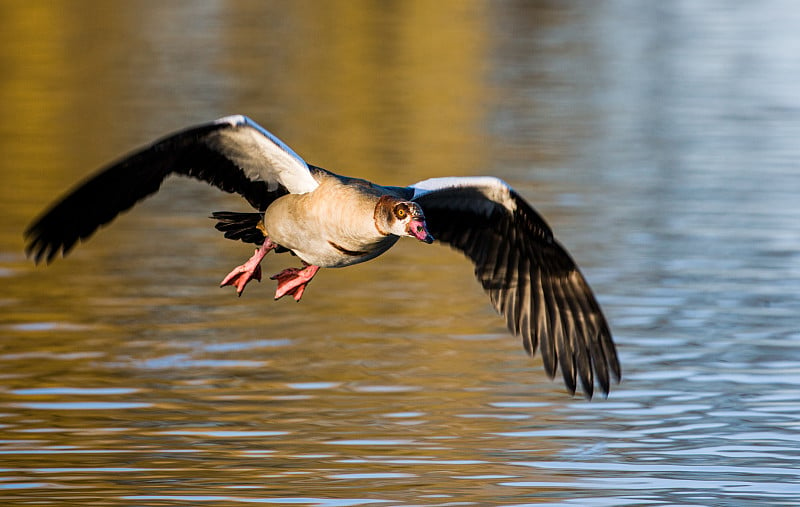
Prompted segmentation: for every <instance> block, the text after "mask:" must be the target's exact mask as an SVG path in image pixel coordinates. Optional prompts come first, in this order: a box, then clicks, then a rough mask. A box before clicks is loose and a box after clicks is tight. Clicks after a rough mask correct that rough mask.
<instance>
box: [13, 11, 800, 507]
mask: <svg viewBox="0 0 800 507" xmlns="http://www.w3.org/2000/svg"><path fill="white" fill-rule="evenodd" d="M0 12H2V15H0V28H1V29H0V42H2V44H0V65H2V68H3V69H5V70H4V73H3V75H2V77H0V104H2V106H1V107H2V108H3V114H2V115H0V134H2V135H0V147H1V148H2V153H3V157H2V159H1V160H0V174H2V176H3V182H4V184H3V185H2V186H0V213H1V214H2V216H3V221H2V224H3V226H2V227H0V277H1V278H2V279H3V288H4V290H3V293H2V296H0V497H2V498H3V503H4V504H5V505H28V504H34V503H42V502H46V503H48V504H50V505H75V504H78V503H91V504H92V505H208V506H213V505H237V504H250V503H257V504H272V505H319V506H350V505H373V504H374V505H397V506H401V505H403V506H410V505H509V506H510V505H515V506H519V505H533V504H536V505H548V504H550V505H555V504H559V505H564V504H566V505H627V504H635V505H747V504H765V505H790V504H797V503H798V502H797V501H796V498H798V497H800V473H798V470H797V467H796V463H797V460H798V459H799V458H800V444H798V440H800V412H799V411H798V408H797V407H798V406H800V361H799V359H800V354H798V352H797V350H798V346H800V326H799V325H798V323H799V322H800V320H798V315H800V226H798V224H800V199H798V197H797V196H798V193H800V167H798V162H797V161H798V160H800V144H798V143H797V139H800V95H798V94H797V83H798V82H800V60H798V59H797V57H796V55H797V54H798V51H799V50H800V35H798V32H797V30H796V27H797V26H798V24H800V11H797V9H796V7H795V6H794V4H793V3H791V2H786V1H781V0H771V1H767V2H759V3H753V4H749V3H747V4H731V3H730V2H722V1H719V2H716V1H711V0H709V1H703V2H689V1H685V2H671V3H669V4H663V3H652V4H650V3H648V4H642V3H640V2H629V1H625V0H612V1H608V2H584V3H580V4H574V5H573V7H564V6H561V5H560V4H554V3H551V2H499V3H498V2H491V3H483V2H468V3H467V2H455V3H453V4H450V3H448V2H436V3H429V2H402V3H388V4H383V3H382V4H374V5H373V4H372V3H362V2H323V3H318V2H291V3H284V2H278V3H272V2H236V3H233V4H228V3H222V2H203V3H197V2H167V3H164V2H148V1H142V2H124V3H109V2H82V3H81V8H80V9H75V8H73V3H72V2H49V3H47V4H24V5H23V4H22V3H15V2H2V3H0ZM232 113H245V114H248V115H250V116H252V117H253V118H254V119H255V120H256V121H258V122H259V123H261V124H263V125H264V126H265V127H267V128H269V129H270V130H272V131H273V132H275V133H277V134H278V135H279V136H281V138H282V139H283V140H284V141H286V142H287V143H289V144H290V145H291V146H292V147H293V148H294V149H295V150H296V151H298V153H300V154H301V155H302V156H304V157H305V158H306V159H307V160H308V161H309V162H311V163H314V164H318V165H321V166H323V167H328V168H330V169H332V170H334V171H339V172H343V173H347V174H352V175H354V176H361V177H367V178H371V179H374V180H376V181H379V182H382V183H386V184H408V183H411V182H414V181H417V180H420V179H423V178H426V177H430V176H444V175H452V174H465V175H478V174H491V175H496V176H499V177H502V178H504V179H505V180H507V181H508V182H509V183H511V184H512V185H513V186H514V187H515V188H517V189H518V190H519V191H520V192H521V193H522V194H523V195H524V196H526V197H527V198H528V199H529V200H530V201H531V202H532V203H533V204H534V205H535V207H536V208H537V209H538V210H539V211H540V212H542V213H543V214H544V216H545V217H546V218H547V220H548V221H549V223H550V224H551V225H552V226H553V227H554V229H555V231H556V234H557V236H558V237H559V239H560V240H561V241H562V242H563V243H564V244H565V245H566V246H567V247H568V248H569V249H570V251H571V252H572V253H573V254H574V256H575V258H576V259H577V261H578V262H579V264H580V265H581V266H582V267H583V270H584V272H585V274H586V275H587V277H588V279H589V280H590V282H591V283H592V286H593V287H594V289H595V292H596V293H597V294H598V297H599V299H600V302H601V304H602V305H603V307H604V309H605V310H606V312H607V315H608V317H609V319H610V322H611V326H612V329H613V331H614V334H615V338H616V341H617V343H618V347H619V350H620V353H621V359H622V365H623V374H624V379H623V382H622V384H621V385H619V386H614V389H613V390H612V393H611V395H610V396H609V397H608V399H596V400H594V401H592V402H587V401H585V400H583V399H582V398H580V397H571V396H569V395H568V394H567V393H566V392H565V391H564V388H563V387H562V385H561V384H560V382H558V381H555V382H553V381H550V380H549V379H547V377H546V376H545V375H544V373H543V371H542V367H541V363H540V361H539V360H538V359H533V360H531V359H530V358H528V357H526V356H525V354H524V352H523V351H522V347H521V346H520V344H519V343H517V342H516V340H514V339H511V338H510V337H509V336H508V335H507V334H506V332H505V330H504V327H503V324H502V320H501V319H499V318H498V317H497V316H495V315H494V313H493V311H492V310H491V308H490V306H489V304H488V301H487V298H486V297H485V296H484V295H483V294H482V292H481V290H480V288H479V286H478V284H477V283H476V282H475V281H474V280H473V279H472V273H471V271H472V270H471V267H470V266H469V264H468V263H467V261H466V260H465V259H463V258H461V256H460V255H459V254H457V253H454V252H451V251H449V250H448V249H446V248H440V247H436V246H430V247H428V246H426V245H421V244H414V243H413V242H410V241H406V242H401V244H399V245H398V247H396V248H395V249H393V250H392V251H391V252H389V253H387V254H386V255H385V256H383V257H382V258H380V259H377V260H376V261H374V262H370V263H367V264H364V265H360V266H357V267H353V268H349V269H347V270H328V271H325V272H323V273H321V274H320V275H319V276H318V277H317V278H316V279H315V281H314V283H313V284H312V285H311V286H310V288H309V290H308V291H307V293H306V295H305V296H304V299H303V301H302V302H301V303H299V304H295V303H294V302H293V301H279V302H273V301H272V291H273V286H272V284H271V283H267V282H266V281H265V282H264V283H262V284H255V285H253V286H251V287H249V288H248V289H247V291H246V293H245V295H244V296H243V297H242V298H236V297H235V296H234V294H233V291H231V290H221V289H218V288H217V287H216V285H217V283H218V281H219V280H220V279H221V278H222V276H223V275H224V274H225V273H227V272H228V270H230V269H231V268H232V267H233V266H235V265H237V264H239V263H241V262H242V261H243V260H244V259H246V258H247V256H249V255H250V253H251V252H250V249H249V247H247V246H244V245H242V244H235V243H233V242H229V241H224V240H223V239H222V238H221V236H220V235H219V233H217V232H216V231H215V230H213V228H212V227H211V225H212V224H211V221H210V220H208V219H207V218H205V217H206V216H208V214H209V213H210V212H211V211H214V210H219V209H231V210H244V209H245V207H244V203H243V202H242V201H240V200H238V199H237V198H235V197H232V196H229V195H224V194H222V193H219V192H217V191H216V190H214V189H210V188H206V187H205V186H204V185H202V184H199V183H195V182H190V181H188V180H185V179H175V180H170V181H168V182H167V184H165V186H164V188H163V190H162V192H161V193H160V194H159V195H158V196H156V197H155V198H153V199H151V200H148V201H147V202H145V203H144V204H142V205H140V206H139V207H137V208H136V209H135V210H134V211H132V212H131V213H128V214H126V215H124V216H123V217H121V218H120V219H118V220H117V221H116V222H115V223H114V224H113V225H112V226H111V227H109V228H107V229H103V230H102V231H101V232H100V233H99V234H97V235H96V237H94V238H92V240H91V241H90V242H88V243H87V244H85V245H82V246H80V247H79V248H78V249H76V251H75V252H74V253H73V254H72V255H71V256H70V257H69V258H68V259H65V260H59V261H57V262H55V263H54V264H53V265H51V266H49V267H47V268H45V267H37V268H34V267H33V266H32V263H31V262H30V261H27V260H26V259H25V258H24V255H23V252H22V239H21V234H22V230H23V229H24V227H25V225H26V224H27V223H28V222H29V221H30V220H31V219H32V218H33V217H34V216H35V215H36V213H38V212H39V211H41V209H42V208H43V207H44V206H45V205H46V204H48V203H49V202H50V201H51V200H52V199H53V198H54V197H55V196H57V195H58V194H60V193H61V192H63V191H65V190H66V189H67V188H68V187H69V186H70V185H72V184H73V183H75V182H76V181H77V180H78V179H80V178H82V177H84V176H85V175H87V174H88V173H89V172H90V171H91V170H93V169H95V168H97V167H99V166H101V165H102V164H104V163H106V162H108V161H110V160H112V159H113V158H115V157H118V156H120V155H121V154H123V153H125V152H126V151H128V150H130V149H132V148H133V147H135V146H138V145H141V144H144V143H146V142H148V141H150V140H152V139H154V138H156V137H158V136H160V135H163V134H165V133H167V132H169V131H171V130H174V129H178V128H181V127H184V126H186V125H189V124H191V123H194V122H199V121H205V120H209V119H213V118H216V117H219V116H223V115H226V114H232ZM287 263H291V260H290V259H288V258H286V257H285V256H284V257H275V258H272V259H268V260H267V262H266V265H265V269H266V270H267V271H268V272H271V271H272V270H274V271H278V270H280V269H282V268H283V267H286V265H287Z"/></svg>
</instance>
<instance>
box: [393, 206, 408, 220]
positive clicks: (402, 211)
mask: <svg viewBox="0 0 800 507" xmlns="http://www.w3.org/2000/svg"><path fill="white" fill-rule="evenodd" d="M395 214H396V215H397V218H405V217H406V210H405V209H403V208H399V209H398V210H397V212H396V213H395Z"/></svg>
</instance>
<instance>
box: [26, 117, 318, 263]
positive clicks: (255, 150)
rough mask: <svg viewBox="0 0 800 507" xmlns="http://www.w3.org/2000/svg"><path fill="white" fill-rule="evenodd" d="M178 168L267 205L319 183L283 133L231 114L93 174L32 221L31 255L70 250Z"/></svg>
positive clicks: (47, 256)
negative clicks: (280, 137) (275, 133)
mask: <svg viewBox="0 0 800 507" xmlns="http://www.w3.org/2000/svg"><path fill="white" fill-rule="evenodd" d="M287 150H288V151H287ZM172 174H177V175H182V176H189V177H192V178H196V179H198V180H201V181H205V182H206V183H208V184H209V185H212V186H215V187H217V188H219V189H221V190H223V191H225V192H230V193H238V194H240V195H241V196H242V197H244V198H245V199H246V200H247V201H248V202H249V203H250V205H251V206H253V207H254V208H256V209H257V210H260V211H263V210H264V209H266V207H267V206H268V205H269V203H271V202H272V201H273V200H275V199H276V198H277V197H279V196H281V195H284V194H286V193H288V192H290V191H291V190H292V188H295V189H301V190H302V189H306V188H308V187H309V186H311V184H312V183H314V184H315V180H314V178H313V177H312V175H311V173H310V172H309V168H308V166H307V165H306V163H305V162H304V161H303V160H302V159H301V158H300V157H299V156H297V154H295V153H294V152H293V151H291V150H290V149H289V148H288V147H287V146H286V145H284V144H283V143H282V142H280V140H278V139H277V138H276V137H274V136H272V134H269V133H268V132H266V131H265V130H264V129H263V128H261V127H259V126H258V125H256V124H255V123H254V122H253V121H252V120H250V119H248V118H246V117H244V116H235V117H226V118H223V119H220V120H217V121H216V122H212V123H207V124H204V125H199V126H196V127H191V128H189V129H186V130H183V131H181V132H177V133H174V134H171V135H169V136H166V137H164V138H162V139H160V140H158V141H156V142H155V143H153V144H151V145H149V146H147V147H144V148H142V149H140V150H138V151H136V152H134V153H132V154H129V155H127V156H125V157H124V158H122V159H120V160H118V161H117V162H114V163H112V164H110V165H109V166H107V167H105V168H103V169H101V170H100V171H99V172H97V173H96V174H94V175H92V176H90V177H89V178H88V179H87V180H85V181H84V182H83V183H81V184H79V185H78V186H76V187H75V188H74V189H73V190H72V191H71V192H69V193H68V194H67V195H66V196H64V197H63V198H62V199H61V200H59V201H57V202H56V203H54V204H53V205H52V206H51V207H50V208H49V209H48V210H47V211H46V212H44V213H43V214H42V215H41V216H39V217H38V218H37V219H36V220H35V221H34V222H33V223H32V224H31V225H30V226H29V227H28V229H27V230H26V231H25V236H26V239H27V245H26V249H25V250H26V252H27V254H28V255H29V256H33V258H34V260H35V261H36V262H37V263H38V262H40V261H41V260H45V261H47V262H48V263H49V262H50V261H52V260H53V259H54V258H55V257H56V256H57V255H58V254H59V253H61V254H62V255H66V254H67V253H68V252H69V251H70V250H71V249H72V248H73V247H74V246H75V244H76V243H77V242H78V241H80V240H84V239H87V238H88V237H89V236H91V235H92V234H93V233H94V232H95V231H96V230H97V229H98V228H99V227H100V226H102V225H105V224H107V223H109V222H111V221H112V220H113V219H114V218H115V217H117V215H119V214H120V213H122V212H124V211H126V210H128V209H130V208H131V207H132V206H133V205H134V204H136V203H137V202H139V201H141V200H142V199H144V198H146V197H148V196H149V195H152V194H154V193H155V192H157V191H158V189H159V188H160V187H161V184H162V183H163V182H164V180H165V179H166V178H167V177H168V176H170V175H172ZM290 187H292V188H290Z"/></svg>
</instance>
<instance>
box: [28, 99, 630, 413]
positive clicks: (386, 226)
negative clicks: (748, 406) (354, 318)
mask: <svg viewBox="0 0 800 507" xmlns="http://www.w3.org/2000/svg"><path fill="white" fill-rule="evenodd" d="M172 174H178V175H183V176H189V177H192V178H196V179H199V180H202V181H205V182H206V183H208V184H210V185H213V186H215V187H218V188H219V189H221V190H224V191H225V192H230V193H237V194H239V195H241V196H242V197H243V198H244V199H245V200H246V201H247V202H248V203H249V204H250V206H252V208H253V209H254V210H255V211H253V212H228V211H221V212H215V213H213V214H212V217H213V218H215V219H216V220H217V224H216V228H217V229H218V230H220V231H221V232H223V233H224V235H225V237H226V238H228V239H232V240H241V241H244V242H245V243H252V244H254V245H255V246H256V247H257V248H256V249H255V253H254V254H253V256H252V257H250V258H249V259H248V260H247V261H246V262H245V263H243V264H242V265H240V266H238V267H236V268H234V269H233V270H232V271H231V272H230V273H229V274H228V275H227V276H226V277H225V278H224V279H223V280H222V282H221V284H220V285H221V286H227V285H232V286H234V287H235V288H236V292H237V293H238V294H239V295H241V294H242V291H244V289H245V287H246V286H247V284H248V282H249V281H250V280H252V279H256V280H261V262H262V260H263V259H264V256H265V255H267V254H268V253H269V252H271V251H275V252H277V253H282V252H291V253H292V254H294V255H295V256H297V257H298V259H299V260H300V262H301V263H302V265H301V266H300V267H289V268H286V269H284V270H282V271H280V272H279V273H277V274H275V275H273V276H272V277H271V278H272V279H273V280H277V290H276V293H275V299H279V298H281V297H283V296H287V295H288V296H291V297H292V298H294V299H295V300H297V301H300V299H301V298H302V296H303V294H304V292H305V290H306V288H307V287H308V284H309V283H310V282H311V280H312V279H313V278H314V276H315V275H316V274H317V272H318V271H319V270H320V268H342V267H346V266H351V265H353V264H358V263H360V262H364V261H368V260H370V259H373V258H375V257H377V256H379V255H381V254H382V253H384V252H385V251H387V250H388V249H389V248H391V247H392V245H394V244H395V243H396V242H397V241H398V239H399V238H401V237H410V238H414V239H416V240H418V241H420V242H423V243H432V242H433V241H434V238H435V239H436V240H437V241H438V242H440V243H445V244H448V245H450V246H451V247H452V248H454V249H456V250H459V251H461V252H462V253H463V254H464V255H466V256H467V257H468V258H469V259H470V260H471V261H472V262H473V264H474V266H475V276H476V277H477V279H478V281H479V282H480V283H481V285H482V286H483V288H484V290H485V291H486V292H487V293H488V295H489V298H490V299H491V302H492V305H493V306H494V308H495V309H496V310H497V311H498V313H500V314H501V315H503V316H504V317H505V320H506V324H507V326H508V329H509V330H510V331H511V333H512V334H514V335H516V336H519V337H521V338H522V343H523V345H524V347H525V350H526V351H527V352H528V354H530V355H533V354H534V353H535V351H536V350H537V348H538V350H539V351H540V353H541V356H542V360H543V364H544V368H545V371H546V373H547V374H548V375H549V376H550V378H553V377H554V376H555V374H556V370H557V369H559V368H560V370H561V373H562V376H563V378H564V382H565V384H566V386H567V388H568V389H569V391H570V392H571V393H573V394H574V393H575V390H576V384H577V380H576V379H578V378H579V379H580V383H581V386H582V389H583V392H584V395H585V396H586V397H588V398H591V396H592V394H593V392H594V386H595V382H597V384H598V385H599V387H600V388H601V389H602V391H603V393H605V394H608V391H609V384H610V381H611V380H612V379H613V380H615V381H617V382H618V381H619V379H620V366H619V360H618V358H617V352H616V349H615V346H614V343H613V341H612V338H611V332H610V330H609V326H608V324H607V322H606V319H605V317H604V316H603V312H602V310H601V309H600V306H599V304H598V303H597V300H596V299H595V297H594V294H593V293H592V290H591V289H590V288H589V285H588V283H587V282H586V280H585V279H584V277H583V275H582V274H581V272H580V270H579V269H578V267H577V266H576V264H575V262H574V261H573V260H572V258H571V257H570V255H569V254H568V253H567V251H566V250H565V249H564V247H563V246H561V245H560V244H559V243H558V242H557V241H556V239H555V238H554V236H553V232H552V231H551V230H550V227H549V226H548V225H547V223H546V222H545V221H544V219H543V218H542V217H541V216H540V215H539V214H538V213H537V212H536V211H535V210H534V209H533V208H532V207H531V206H530V205H529V204H528V203H527V202H526V201H525V200H524V199H523V198H522V197H520V195H519V194H518V193H517V192H516V191H514V190H513V189H512V188H511V187H510V186H509V185H507V184H506V183H505V182H503V181H502V180H500V179H498V178H494V177H446V178H431V179H427V180H424V181H421V182H419V183H415V184H413V185H410V186H408V187H393V186H382V185H377V184H375V183H372V182H369V181H367V180H364V179H358V178H351V177H347V176H340V175H337V174H334V173H332V172H330V171H327V170H325V169H323V168H321V167H316V166H313V165H310V164H307V163H306V162H305V161H304V160H303V159H302V158H301V157H300V156H299V155H298V154H297V153H295V152H294V150H292V149H291V148H290V147H289V146H287V145H286V144H284V143H283V141H281V140H280V139H278V138H277V137H276V136H274V135H273V134H271V133H270V132H268V131H267V130H266V129H264V128H263V127H261V126H260V125H258V124H257V123H255V122H254V121H253V120H251V119H250V118H248V117H246V116H241V115H237V116H227V117H224V118H220V119H218V120H216V121H213V122H209V123H205V124H201V125H197V126H193V127H189V128H187V129H185V130H182V131H180V132H176V133H173V134H170V135H167V136H166V137H163V138H161V139H159V140H157V141H155V142H154V143H152V144H150V145H148V146H146V147H144V148H142V149H139V150H138V151H135V152H133V153H131V154H129V155H127V156H125V157H123V158H122V159H120V160H118V161H117V162H114V163H112V164H110V165H108V166H107V167H105V168H103V169H101V170H100V171H98V172H97V173H95V174H94V175H92V176H90V177H89V178H88V179H87V180H85V181H84V182H83V183H81V184H79V185H78V186H76V187H75V188H74V189H73V190H72V191H71V192H69V193H68V194H67V195H66V196H64V197H63V198H61V200H59V201H57V202H55V203H54V204H53V205H52V206H51V207H50V208H49V209H48V210H47V211H46V212H44V213H43V214H42V215H41V216H40V217H38V218H37V219H36V220H35V221H33V223H32V224H31V225H30V226H29V227H28V229H27V230H26V231H25V237H26V240H27V244H26V253H27V254H28V256H32V257H33V259H34V260H35V262H36V263H37V264H38V263H39V262H40V261H43V260H44V261H46V262H47V263H50V262H51V261H53V260H54V259H55V258H56V257H57V256H58V254H59V253H60V254H61V255H62V256H63V255H66V254H67V253H68V252H69V251H70V250H71V249H72V248H73V247H74V246H75V244H76V243H77V242H78V241H79V240H85V239H87V238H88V237H89V236H91V235H92V234H93V233H94V232H95V231H96V230H97V229H98V228H99V227H100V226H102V225H104V224H107V223H109V222H111V221H112V220H113V219H114V218H115V217H116V216H117V215H119V214H120V213H122V212H123V211H125V210H127V209H129V208H131V207H132V206H133V205H134V204H136V203H137V202H138V201H140V200H142V199H144V198H146V197H147V196H149V195H151V194H154V193H155V192H156V191H158V189H159V187H160V186H161V184H162V183H163V181H164V180H165V179H166V178H167V177H168V176H170V175H172Z"/></svg>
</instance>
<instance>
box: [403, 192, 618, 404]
mask: <svg viewBox="0 0 800 507" xmlns="http://www.w3.org/2000/svg"><path fill="white" fill-rule="evenodd" d="M410 188H412V189H414V200H415V201H416V202H418V203H419V204H420V205H421V206H422V208H423V210H424V211H425V216H426V221H427V225H428V230H429V231H430V232H431V234H432V235H433V236H434V237H435V238H436V239H438V240H440V241H442V242H443V243H448V244H450V246H452V247H453V248H455V249H457V250H460V251H461V252H463V253H464V254H465V255H466V256H467V257H469V258H470V259H471V260H472V262H473V263H474V265H475V276H476V278H477V279H478V281H479V282H480V283H481V285H482V286H483V288H484V290H485V291H486V292H487V294H488V295H489V298H490V300H491V302H492V304H493V305H494V307H495V309H496V310H497V311H498V312H499V313H500V314H501V315H503V316H504V317H505V320H506V324H507V326H508V328H509V330H510V331H511V332H512V333H513V334H515V335H519V336H521V338H522V342H523V345H524V347H525V349H526V351H528V353H529V354H534V353H535V351H536V349H537V347H538V349H539V351H540V353H541V355H542V362H543V364H544V369H545V371H546V373H547V374H548V375H549V376H550V377H551V378H552V377H553V376H554V375H555V373H556V371H557V370H558V369H560V370H561V373H562V376H563V377H564V382H565V384H566V385H567V388H568V389H569V390H570V391H571V392H573V393H574V392H575V390H576V381H577V379H578V378H580V382H581V386H582V388H583V391H584V394H585V395H586V396H587V397H591V396H592V394H593V391H594V379H595V377H596V378H597V382H598V384H599V386H600V388H601V389H602V390H603V392H604V393H608V390H609V378H610V374H611V375H613V376H614V378H615V380H617V381H619V377H620V369H619V362H618V359H617V353H616V349H615V347H614V343H613V341H612V338H611V332H610V331H609V328H608V324H607V323H606V320H605V317H604V316H603V313H602V311H601V309H600V306H599V304H598V303H597V300H596V299H595V297H594V294H593V293H592V291H591V289H590V288H589V285H588V284H587V283H586V280H585V279H584V277H583V275H582V274H581V272H580V271H579V269H578V267H577V266H576V265H575V262H574V261H573V260H572V258H571V257H570V255H569V254H568V253H567V251H566V250H565V249H564V248H563V247H562V246H561V245H560V244H559V243H558V242H557V241H556V240H555V238H554V236H553V233H552V231H551V230H550V227H549V226H548V225H547V223H546V222H545V221H544V219H542V217H541V216H540V215H539V214H538V213H537V212H536V211H535V210H534V209H533V208H532V207H531V206H530V205H529V204H528V203H527V202H526V201H525V200H524V199H522V197H520V196H519V195H518V194H517V193H516V192H515V191H514V190H512V189H511V188H510V187H509V186H508V185H506V184H505V183H504V182H502V181H501V180H498V179H497V178H489V177H480V178H434V179H430V180H425V181H423V182H420V183H417V184H415V185H412V186H411V187H410Z"/></svg>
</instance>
